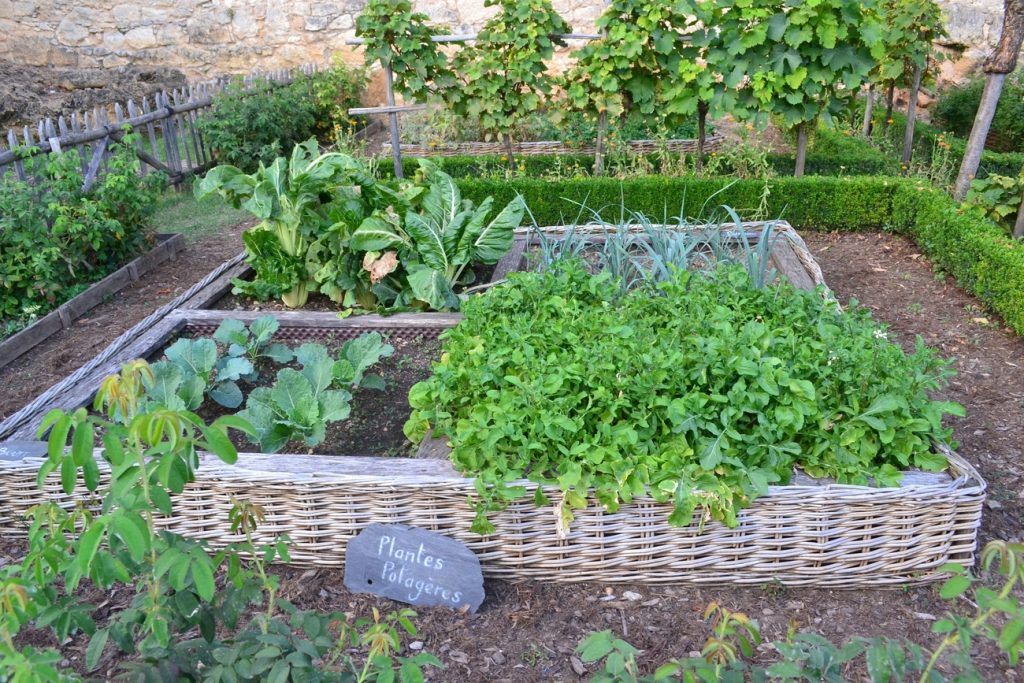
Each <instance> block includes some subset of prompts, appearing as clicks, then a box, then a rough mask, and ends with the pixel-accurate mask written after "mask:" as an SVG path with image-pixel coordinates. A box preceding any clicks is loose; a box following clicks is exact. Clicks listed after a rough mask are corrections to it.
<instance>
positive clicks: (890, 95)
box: [882, 83, 896, 133]
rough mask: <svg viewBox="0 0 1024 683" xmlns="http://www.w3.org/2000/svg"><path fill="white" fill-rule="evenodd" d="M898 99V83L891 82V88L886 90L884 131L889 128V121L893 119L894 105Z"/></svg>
mask: <svg viewBox="0 0 1024 683" xmlns="http://www.w3.org/2000/svg"><path fill="white" fill-rule="evenodd" d="M895 101H896V84H895V83H890V84H889V89H888V90H886V91H885V121H883V122H882V132H883V133H884V132H887V131H888V130H889V122H890V121H892V106H893V102H895Z"/></svg>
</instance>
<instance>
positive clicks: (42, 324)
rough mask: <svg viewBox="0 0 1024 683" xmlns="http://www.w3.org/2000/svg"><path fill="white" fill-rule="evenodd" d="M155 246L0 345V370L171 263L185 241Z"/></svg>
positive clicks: (174, 236)
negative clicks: (130, 286)
mask: <svg viewBox="0 0 1024 683" xmlns="http://www.w3.org/2000/svg"><path fill="white" fill-rule="evenodd" d="M156 242H157V243H156V246H154V247H153V248H152V249H150V250H149V251H148V252H146V253H145V254H143V255H142V256H139V257H138V258H136V259H134V260H132V261H131V262H130V263H128V264H127V265H125V266H124V267H123V268H119V269H118V270H116V271H114V272H113V273H111V274H110V275H108V276H107V277H105V278H103V279H102V280H100V281H99V282H97V283H95V284H93V285H91V286H90V287H89V288H88V289H86V290H85V291H84V292H82V293H81V294H79V295H78V296H76V297H74V298H72V299H70V300H68V301H66V302H64V303H63V304H62V305H61V306H59V307H58V308H57V309H56V310H54V311H51V312H50V313H48V314H47V315H45V316H43V317H42V318H40V319H39V320H37V321H35V322H34V323H32V324H31V325H29V326H28V327H26V328H25V329H23V330H21V331H20V332H18V333H17V334H14V335H11V336H10V337H8V338H7V339H5V340H3V341H2V342H0V368H2V367H4V366H5V365H8V364H10V363H11V362H12V361H14V360H16V359H17V358H18V357H19V356H21V355H22V354H24V353H27V352H28V351H30V350H31V349H33V348H34V347H36V346H37V345H39V344H41V343H42V342H44V341H46V340H47V339H49V338H50V337H52V336H53V335H55V334H57V333H58V332H60V331H61V330H66V329H68V328H69V327H71V325H72V323H74V321H75V320H77V319H78V318H80V317H82V315H84V314H85V313H87V312H88V311H90V310H91V309H93V308H95V307H96V306H98V305H99V304H101V303H103V301H104V300H105V299H106V298H107V297H109V296H111V295H113V294H116V293H117V292H119V291H121V290H122V289H124V288H125V287H127V286H128V285H129V284H131V283H132V282H137V281H138V280H139V278H141V277H142V276H143V275H145V274H146V273H148V272H149V271H151V270H153V269H154V268H156V267H157V266H159V265H160V264H161V263H163V262H164V261H167V260H169V259H174V258H176V257H177V255H178V252H180V251H181V250H182V249H184V248H185V238H184V237H182V235H181V234H180V233H167V234H165V233H161V234H158V235H157V236H156Z"/></svg>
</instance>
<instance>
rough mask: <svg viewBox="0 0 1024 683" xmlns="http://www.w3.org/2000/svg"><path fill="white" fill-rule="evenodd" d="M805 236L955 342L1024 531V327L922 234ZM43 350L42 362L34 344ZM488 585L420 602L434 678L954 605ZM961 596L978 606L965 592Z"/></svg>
mask: <svg viewBox="0 0 1024 683" xmlns="http://www.w3.org/2000/svg"><path fill="white" fill-rule="evenodd" d="M804 237H805V239H806V240H807V243H808V246H809V247H810V249H811V251H812V253H813V254H814V255H815V257H816V258H817V259H818V260H819V262H820V264H821V266H822V269H823V271H824V274H825V278H826V280H827V282H828V283H829V284H830V285H831V286H832V288H833V289H834V290H835V292H836V293H837V295H838V296H839V298H840V300H841V301H843V302H844V303H846V302H848V301H849V300H850V299H851V298H854V297H855V298H857V299H858V300H860V301H861V302H862V303H863V304H864V305H866V306H869V307H870V308H871V309H872V310H873V311H874V312H875V315H876V316H877V317H878V318H879V319H880V320H882V321H885V322H886V323H888V324H889V325H890V326H891V331H892V334H893V335H894V336H895V338H896V339H898V340H899V341H900V342H901V343H903V344H905V345H907V346H909V345H911V344H912V343H913V341H914V337H915V335H918V334H919V335H921V336H922V337H923V338H924V339H925V341H926V342H927V343H929V344H931V345H933V346H935V347H937V348H938V349H940V351H941V352H942V353H943V354H944V355H946V356H951V357H955V358H956V359H957V360H956V367H957V369H958V371H959V373H960V374H959V376H958V377H957V378H956V379H955V381H954V383H953V384H952V385H951V386H950V388H949V389H948V390H947V391H946V392H945V394H946V397H947V398H951V399H953V400H957V401H959V402H961V403H963V404H964V405H965V406H966V409H967V417H966V418H965V419H959V420H955V421H954V422H953V424H954V427H955V430H956V438H957V439H958V440H959V441H960V447H959V450H960V452H961V453H962V454H963V455H964V456H965V457H966V458H967V459H968V460H969V461H971V462H972V463H974V464H975V465H977V466H978V467H979V469H980V470H981V472H982V473H983V475H984V476H985V477H986V478H987V480H988V482H989V485H990V489H989V491H990V498H989V503H988V504H987V506H986V509H985V515H984V520H983V526H982V533H981V541H982V542H985V541H988V540H991V539H995V538H1002V539H1007V540H1011V539H1016V540H1018V541H1019V540H1021V538H1022V521H1024V462H1022V458H1021V455H1022V453H1021V449H1022V445H1021V440H1020V439H1021V434H1022V433H1024V431H1022V430H1024V340H1022V339H1020V338H1019V337H1017V336H1015V335H1014V334H1012V333H1011V332H1009V331H1008V330H1006V329H1004V328H1003V327H1002V325H1001V323H1000V321H999V320H997V319H996V318H994V317H992V316H991V315H989V314H987V313H985V312H984V311H983V310H982V309H981V308H980V306H979V303H978V301H977V300H976V299H974V298H973V297H971V296H969V295H967V294H965V293H964V292H963V291H962V290H960V289H959V288H957V287H956V286H955V285H954V284H953V283H952V281H951V280H950V279H948V278H946V277H941V276H937V275H936V273H935V271H934V270H933V267H932V265H931V264H930V263H929V262H928V260H927V259H926V258H925V257H924V256H922V255H921V254H920V252H919V251H918V250H917V248H916V247H915V246H914V245H913V244H912V243H910V242H909V241H906V240H904V239H902V238H899V237H895V236H892V235H888V234H883V233H864V234H841V235H816V234H810V235H804ZM163 272H164V273H168V272H169V271H166V270H165V271H163ZM127 317H128V316H127V315H126V316H120V318H119V320H118V324H121V325H127V324H130V321H129V320H127V319H126V318H127ZM66 343H70V342H66ZM64 348H66V349H67V351H66V353H74V352H75V351H77V349H74V347H73V346H67V347H64ZM92 352H93V351H91V350H90V351H88V352H86V351H82V352H81V353H82V355H83V356H84V355H88V354H91V353H92ZM48 353H51V354H52V353H55V351H54V350H53V349H52V348H51V349H49V350H48ZM36 355H38V354H36ZM32 362H33V363H38V361H36V360H35V358H34V357H33V360H32ZM36 367H38V370H37V372H36V374H35V375H30V376H27V377H15V376H9V375H7V376H0V381H3V383H4V386H7V387H10V388H14V387H24V388H23V389H22V391H23V392H24V393H25V394H29V393H32V392H33V391H35V390H36V389H38V388H40V387H42V386H45V385H46V384H48V383H49V382H52V381H54V380H56V379H57V378H58V377H59V375H60V374H63V373H64V372H66V370H61V371H58V370H53V371H50V370H48V369H46V368H45V364H43V363H38V365H37V366H36ZM7 400H10V399H7ZM22 548H23V544H22V543H21V542H17V541H15V542H11V543H8V544H7V545H6V546H5V545H0V562H3V561H4V558H3V556H5V555H6V557H7V561H11V560H13V559H14V558H16V557H18V556H19V554H20V552H21V551H22ZM280 573H281V574H282V576H283V583H282V589H281V597H283V598H286V599H288V600H291V601H293V602H294V603H296V604H298V605H300V606H302V607H306V608H317V609H322V610H333V609H338V610H343V611H345V612H349V613H353V614H367V613H368V612H369V610H370V608H371V607H372V606H374V605H377V606H380V607H383V608H384V609H390V608H393V607H395V606H397V605H396V604H395V603H391V602H389V601H387V600H381V599H375V598H370V597H367V596H356V595H352V594H350V593H348V592H347V591H346V590H345V588H344V587H343V584H342V571H341V570H337V569H334V570H328V569H319V570H306V569H302V568H282V569H281V570H280ZM486 589H487V600H486V601H485V602H484V605H483V607H482V608H481V609H480V611H479V613H478V614H476V615H463V614H459V613H453V612H450V611H447V610H443V609H421V610H419V611H420V616H419V617H418V618H417V619H416V623H417V626H418V628H419V634H418V636H417V637H416V640H418V641H420V643H421V644H422V647H423V648H424V649H426V650H429V651H431V652H433V653H435V654H436V655H438V656H439V657H440V658H441V660H442V661H443V662H444V664H445V666H446V669H445V670H443V671H441V672H436V673H432V674H430V675H429V680H435V681H484V680H487V681H517V682H518V681H523V682H526V681H556V680H565V681H577V680H580V675H581V674H586V673H587V672H588V671H590V672H592V671H593V668H592V667H590V668H588V667H586V666H584V665H582V664H581V663H580V662H579V661H578V660H577V659H574V656H573V649H574V648H575V647H576V645H577V643H579V642H580V640H582V639H583V638H584V637H585V636H586V635H587V634H588V633H590V632H592V631H598V630H603V629H612V630H613V631H614V632H615V633H616V634H617V635H619V636H621V637H624V638H625V639H626V640H628V641H630V642H631V643H633V644H634V645H635V646H637V647H639V648H641V649H642V650H643V653H642V655H641V656H640V660H641V662H642V664H643V668H644V670H645V671H648V672H649V671H650V670H651V669H653V667H654V665H655V664H656V663H658V662H661V661H664V660H666V659H668V658H670V657H676V656H681V655H687V654H690V653H695V652H697V651H699V650H700V649H701V647H702V646H703V644H704V642H705V640H706V638H707V637H708V635H709V631H708V627H707V626H706V625H705V624H704V623H703V622H702V620H701V616H702V612H703V610H704V609H705V607H706V606H707V605H708V603H710V602H711V601H717V602H719V603H721V604H722V605H723V606H725V607H727V608H729V609H732V610H739V611H742V612H745V613H746V614H748V615H749V616H751V617H753V618H755V619H757V620H758V622H759V623H760V625H761V629H762V632H763V635H764V638H765V640H767V641H771V640H777V639H781V638H784V637H785V635H786V631H787V628H789V627H790V625H791V624H792V625H795V626H797V627H799V628H801V629H805V630H810V631H815V632H818V633H821V634H823V635H825V636H827V637H829V638H831V639H833V640H843V639H848V638H851V637H853V636H858V635H859V636H876V635H884V636H890V637H895V638H908V639H910V640H913V641H915V642H917V643H920V644H922V645H924V646H926V647H934V646H935V644H936V643H937V642H938V639H937V637H936V636H934V635H933V634H932V633H931V627H932V624H933V623H934V621H935V619H936V618H938V617H941V615H942V614H943V613H944V612H945V611H946V609H947V604H946V603H945V602H944V601H942V600H940V599H939V598H938V589H937V587H936V586H925V587H916V588H907V589H879V590H851V591H837V590H823V589H803V588H784V587H781V586H775V585H766V586H761V587H750V588H694V587H688V586H672V587H668V586H644V585H630V586H610V587H605V586H602V585H598V584H582V585H556V584H543V583H534V582H526V583H508V582H501V581H490V582H488V583H487V586H486ZM86 593H87V595H86V596H85V597H86V598H87V599H88V600H90V601H91V602H93V603H94V604H101V603H104V602H105V601H106V605H105V607H104V609H111V608H113V607H114V606H119V605H123V604H124V603H125V602H126V601H127V600H128V599H129V596H127V595H125V594H122V593H123V592H122V593H119V594H115V595H101V594H98V593H96V592H93V594H88V591H86ZM956 609H957V610H959V611H960V612H963V613H967V612H972V611H973V607H972V606H971V605H969V604H968V603H967V602H966V601H965V600H961V601H960V602H959V603H958V604H957V606H956ZM49 638H50V637H49V636H48V635H43V634H28V640H31V641H33V642H35V643H52V641H51V640H49ZM84 649H85V640H84V639H83V638H81V637H77V638H75V639H74V640H73V641H72V642H71V643H68V644H67V645H65V646H64V647H63V649H62V651H63V652H64V653H65V656H66V657H67V660H66V661H67V663H68V664H69V665H71V666H80V663H81V661H82V658H83V656H84V654H83V653H84ZM112 654H113V653H112V652H111V650H110V649H109V648H108V650H107V653H106V655H105V657H104V660H103V664H102V666H101V668H100V670H99V671H98V672H97V673H98V674H99V675H100V676H101V677H103V676H107V677H109V674H110V673H112V671H113V670H112V668H111V667H112V666H113V664H112ZM975 654H976V656H975V662H976V663H977V664H978V666H979V667H980V668H981V671H982V678H983V680H985V681H1020V680H1022V679H1024V672H1022V671H1015V670H1013V669H1011V668H1010V667H1008V665H1007V664H1006V660H1005V659H1003V658H1001V657H1000V656H999V655H998V653H997V652H996V651H995V650H994V648H991V647H988V646H976V651H975ZM757 658H758V659H760V660H763V661H767V660H770V659H771V649H770V647H769V646H766V645H762V646H761V647H760V648H759V650H758V654H757ZM846 677H847V678H848V679H849V680H864V679H865V674H864V671H863V669H862V668H853V669H851V670H849V671H847V672H846Z"/></svg>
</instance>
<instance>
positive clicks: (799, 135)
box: [793, 121, 807, 178]
mask: <svg viewBox="0 0 1024 683" xmlns="http://www.w3.org/2000/svg"><path fill="white" fill-rule="evenodd" d="M806 161H807V122H806V121H805V122H803V123H801V124H800V125H798V126H797V127H796V168H795V169H793V175H794V176H795V177H797V178H801V177H803V175H804V164H805V163H806Z"/></svg>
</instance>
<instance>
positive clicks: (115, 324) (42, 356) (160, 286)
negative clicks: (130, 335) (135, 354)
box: [0, 222, 250, 420]
mask: <svg viewBox="0 0 1024 683" xmlns="http://www.w3.org/2000/svg"><path fill="white" fill-rule="evenodd" d="M249 224H250V223H249V222H245V223H241V224H239V225H236V226H234V227H232V228H229V229H227V230H224V231H222V232H220V233H217V234H214V235H208V236H205V237H203V238H201V239H199V240H197V241H195V242H192V243H190V244H188V245H187V246H186V247H185V250H184V251H183V252H181V253H180V254H178V258H177V259H175V260H174V261H169V262H167V263H164V264H162V265H161V266H159V267H158V268H156V269H155V270H153V271H150V272H149V273H147V274H146V275H145V276H143V277H142V279H140V280H139V281H138V282H136V283H134V284H132V285H131V286H129V287H126V288H124V289H122V290H121V291H120V292H118V293H117V294H115V295H114V296H112V297H111V298H110V300H109V301H106V302H105V303H103V304H101V305H99V306H97V307H96V308H94V309H93V310H91V311H89V312H88V313H86V314H85V315H84V316H83V317H81V318H79V319H78V320H76V321H75V322H74V324H73V325H72V326H71V328H70V329H67V330H63V331H61V332H59V333H58V334H55V335H54V336H52V337H50V338H49V339H47V340H46V341H44V342H43V343H42V344H40V345H39V346H37V347H36V348H34V349H33V350H32V351H30V352H29V353H27V354H25V355H24V356H22V357H21V358H19V359H17V360H16V361H14V362H13V363H11V364H10V365H8V366H7V367H5V368H0V387H4V389H5V390H4V391H3V392H0V420H3V419H4V418H6V417H7V416H8V415H10V414H12V413H14V412H15V411H17V410H18V409H19V408H21V407H22V406H24V405H25V404H27V403H28V402H29V401H31V400H32V399H33V398H35V397H36V396H38V395H39V394H40V393H42V391H43V390H44V389H46V388H47V387H49V386H51V385H52V384H54V383H55V382H58V381H59V380H61V379H63V378H64V377H66V376H67V375H68V374H70V373H72V372H74V371H75V370H76V369H77V368H79V367H81V366H82V365H84V364H85V363H86V362H88V361H89V359H91V358H92V357H93V356H95V355H96V354H97V353H99V352H100V351H102V350H103V349H104V348H106V346H107V345H108V344H109V343H110V342H112V341H113V340H114V339H116V338H117V337H118V336H119V335H120V334H121V333H123V332H124V331H125V330H127V329H129V328H131V327H132V326H133V325H135V324H136V323H138V322H139V321H140V320H142V319H143V318H145V317H146V316H148V315H149V314H150V313H152V312H153V311H155V310H156V309H157V308H159V307H160V306H162V305H164V304H165V303H167V302H168V301H170V300H172V299H173V298H174V297H176V296H178V295H179V294H181V293H182V292H184V291H185V290H186V289H188V288H189V287H191V286H192V285H193V284H194V283H196V282H198V281H199V280H201V279H202V278H203V277H204V276H205V275H206V274H207V273H209V272H210V271H211V270H213V269H214V268H216V267H217V266H219V265H220V264H221V263H223V262H224V261H226V260H227V259H229V258H231V257H232V256H235V255H236V254H238V252H240V251H241V250H242V238H241V234H242V231H243V230H244V229H245V228H246V227H248V225H249Z"/></svg>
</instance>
